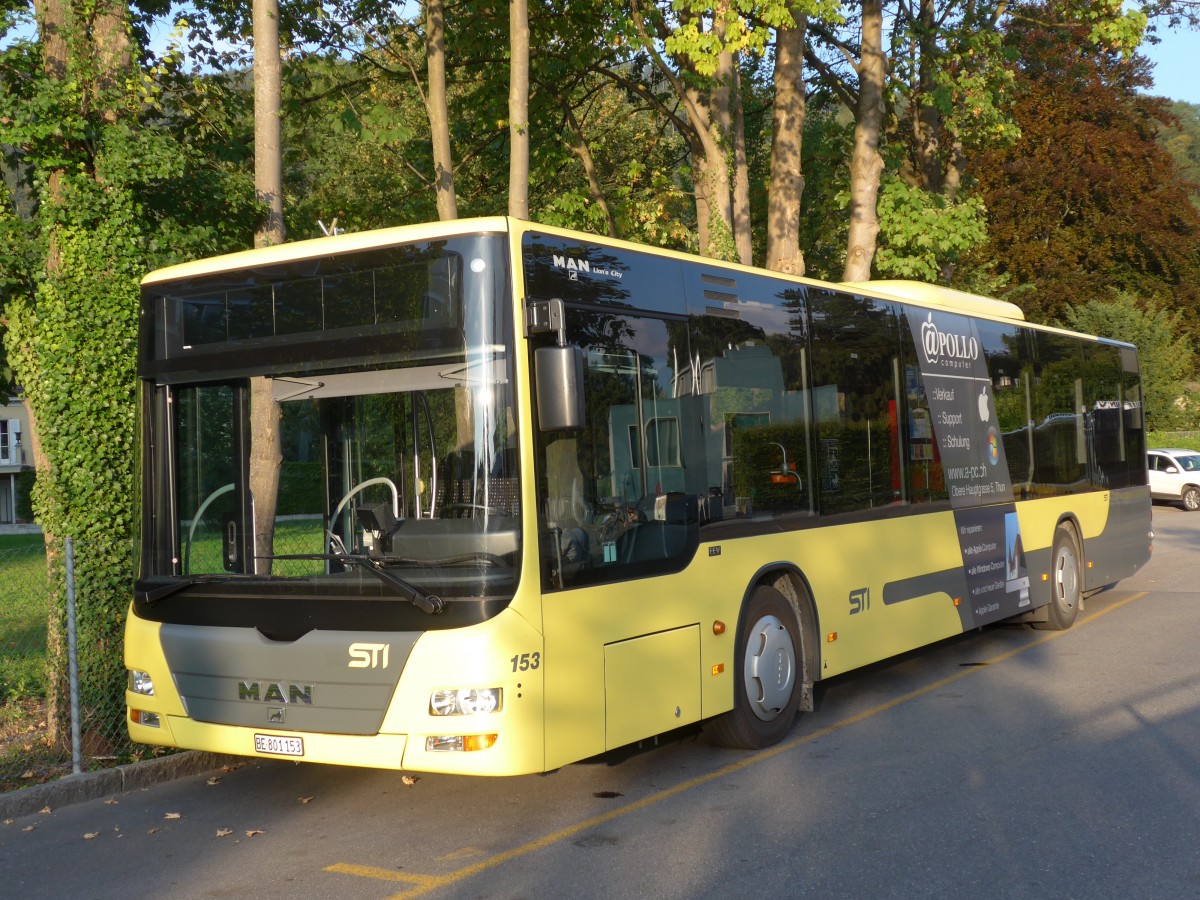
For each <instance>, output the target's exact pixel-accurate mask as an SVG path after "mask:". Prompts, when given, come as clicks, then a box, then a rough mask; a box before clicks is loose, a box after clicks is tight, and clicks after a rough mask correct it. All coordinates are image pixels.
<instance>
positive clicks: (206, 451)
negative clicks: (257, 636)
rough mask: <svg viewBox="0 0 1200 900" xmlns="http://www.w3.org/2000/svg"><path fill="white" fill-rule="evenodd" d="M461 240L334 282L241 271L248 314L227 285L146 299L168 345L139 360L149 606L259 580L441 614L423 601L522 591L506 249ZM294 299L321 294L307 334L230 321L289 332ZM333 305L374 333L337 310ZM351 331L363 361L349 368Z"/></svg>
mask: <svg viewBox="0 0 1200 900" xmlns="http://www.w3.org/2000/svg"><path fill="white" fill-rule="evenodd" d="M451 243H453V242H451ZM463 243H464V244H468V243H474V244H475V246H466V247H463V248H461V249H462V250H464V251H467V252H466V253H463V252H457V248H454V247H449V248H447V247H438V248H436V251H431V250H429V249H428V248H426V249H425V250H420V248H418V250H414V248H411V247H409V248H393V249H392V254H391V257H386V256H385V257H384V258H382V259H381V257H380V252H379V251H375V252H374V253H373V254H371V255H370V256H369V257H364V258H362V259H359V260H357V265H356V266H354V267H353V268H351V267H349V266H348V265H347V262H346V259H345V258H342V259H341V260H340V261H339V262H338V265H337V269H336V271H320V270H319V267H314V264H313V263H312V261H308V262H307V263H305V266H306V268H307V271H306V273H305V274H304V275H303V276H297V273H296V272H295V271H294V270H295V269H296V268H297V265H296V264H291V265H290V268H287V269H286V270H285V269H284V267H275V268H270V269H268V268H264V269H260V270H256V271H254V272H253V273H251V274H252V279H253V281H252V284H251V287H252V288H253V289H252V290H251V289H247V282H248V281H249V280H250V279H247V277H246V273H245V272H242V273H238V277H239V280H238V294H237V300H238V301H240V308H237V309H231V307H232V305H233V301H231V300H230V299H229V295H230V294H232V293H233V292H232V291H230V290H228V289H227V287H226V285H227V283H228V282H229V281H230V280H231V278H230V277H229V273H224V274H223V276H222V278H223V279H224V281H223V282H222V283H215V282H214V279H212V278H209V279H193V281H192V282H191V283H188V284H182V283H175V284H172V283H167V284H160V285H154V286H153V287H151V288H147V294H148V300H147V302H145V303H144V308H149V309H150V310H151V311H152V313H153V314H154V315H155V316H156V317H157V320H158V323H159V327H160V331H161V335H160V338H161V339H160V340H157V341H156V342H155V346H156V347H157V348H159V351H160V352H158V353H157V358H156V359H150V360H147V359H145V358H144V359H143V371H144V373H145V372H146V370H150V371H151V372H153V371H154V370H155V369H157V370H158V378H157V379H155V380H154V381H151V380H150V379H146V378H144V379H143V385H144V391H145V395H144V405H143V410H144V415H146V416H148V418H149V429H148V433H149V434H150V435H152V437H151V439H150V440H149V441H148V443H147V445H146V450H145V452H146V454H148V456H147V457H145V459H146V466H145V468H146V470H147V474H146V477H147V479H148V480H150V481H152V482H155V483H156V489H153V490H147V491H146V492H145V496H146V497H147V498H150V499H149V501H148V502H149V503H151V504H153V505H154V506H155V507H156V509H155V510H154V515H153V516H152V517H151V518H149V519H148V520H147V522H148V524H149V526H150V528H151V529H152V530H153V533H152V534H147V535H145V536H144V537H145V538H147V540H146V541H145V542H144V544H145V546H144V552H143V560H142V572H141V580H140V582H139V585H138V593H139V597H140V598H141V599H142V601H143V602H146V601H147V600H153V599H154V598H156V597H165V596H168V595H171V594H176V593H180V594H185V593H195V592H194V591H191V592H189V590H188V589H189V588H195V587H196V586H197V585H204V586H205V587H204V588H203V591H202V592H207V593H213V592H214V591H215V592H216V593H217V594H220V593H221V589H220V588H217V587H214V586H216V585H232V586H233V587H232V588H226V590H227V591H228V590H241V591H243V592H244V591H245V590H246V589H247V582H248V581H255V582H267V583H269V584H270V585H271V586H272V587H271V590H273V591H276V592H281V593H282V594H286V595H298V596H308V597H330V598H338V597H344V598H363V597H376V598H392V597H395V598H398V599H403V600H406V601H412V602H413V603H414V604H416V605H418V606H421V607H422V608H424V609H425V611H426V612H438V611H441V608H440V603H441V600H440V599H439V600H437V601H436V602H435V603H424V604H423V603H422V602H421V598H427V597H430V596H433V597H435V598H445V599H446V600H453V599H454V598H466V597H483V596H487V597H498V596H508V597H510V596H511V594H512V592H513V589H514V587H515V579H516V572H517V570H518V565H517V557H518V549H519V529H518V524H519V514H520V509H519V496H520V493H519V487H520V481H519V477H518V447H517V431H516V421H515V413H514V407H513V403H514V399H513V376H512V369H511V364H512V354H511V352H510V351H509V350H508V349H507V348H508V347H509V346H510V342H511V312H510V310H509V306H508V304H507V303H505V302H502V298H503V293H502V292H503V289H504V285H505V284H506V279H505V276H504V274H503V272H502V271H501V272H497V271H495V270H496V269H503V256H502V254H501V253H500V252H499V249H500V248H501V247H502V245H499V244H497V243H496V241H495V239H493V240H492V241H490V242H489V241H487V240H484V239H477V240H476V241H474V242H466V241H464V242H463ZM400 257H402V258H400ZM398 258H400V259H398ZM381 273H383V274H381ZM385 275H386V276H387V277H386V279H385V277H384V276H385ZM385 283H386V297H384V296H383V295H384V293H385V292H384V285H385ZM347 285H352V286H354V291H350V290H348V289H347V287H346V286H347ZM335 287H336V288H337V290H334V288H335ZM268 288H269V289H268ZM434 293H436V295H437V299H436V301H434V300H431V299H430V297H431V294H434ZM298 296H302V297H305V301H306V302H309V298H312V297H316V298H318V302H317V303H315V304H310V307H309V308H310V312H309V315H308V319H307V321H308V323H309V324H308V327H307V329H305V330H299V329H292V330H289V331H287V332H284V333H280V331H279V329H278V326H276V327H275V330H274V333H272V331H271V328H270V327H269V326H268V327H266V328H265V329H263V328H260V329H259V331H258V332H257V333H253V332H251V333H250V336H247V332H245V331H243V332H241V333H240V334H238V333H234V331H233V328H234V325H235V324H236V321H235V316H234V315H233V313H234V312H236V313H238V314H239V315H240V316H241V319H242V320H243V321H246V320H250V321H257V322H261V323H270V322H272V321H274V322H278V321H279V320H280V319H281V315H280V313H281V310H285V309H286V310H290V311H294V310H295V309H296V308H297V306H298V303H297V302H296V300H295V298H296V297H298ZM246 298H251V300H247V299H246ZM255 299H257V300H258V301H259V302H260V303H261V304H262V305H264V306H265V307H266V308H265V310H263V309H258V308H256V307H255V305H254V303H253V302H251V301H252V300H255ZM334 300H336V303H337V304H338V310H339V311H341V312H344V311H346V310H353V311H354V315H355V316H357V317H358V318H360V319H363V320H364V321H361V322H355V321H350V322H347V321H346V320H345V318H341V319H338V318H336V317H334V316H332V315H331V313H332V312H333V309H332V306H333V301H334ZM384 300H386V301H387V302H386V303H385V302H383V301H384ZM326 323H328V324H329V325H331V326H332V327H324V326H325V324H326ZM394 325H401V326H402V327H400V328H394V327H391V326H394ZM368 326H369V327H368ZM356 331H357V333H358V335H359V336H360V338H361V351H362V352H361V353H360V354H359V356H358V357H357V358H355V357H348V356H347V355H346V351H345V347H344V343H345V341H346V340H347V339H351V338H352V337H353V335H354V333H355V332H356ZM189 332H190V334H189ZM197 336H200V337H202V338H203V342H201V340H199V339H198V337H197ZM197 349H198V350H199V351H200V352H201V353H202V354H204V355H205V356H206V357H207V358H206V359H205V361H204V362H205V368H204V372H203V375H204V376H205V377H204V378H203V379H202V380H201V379H200V378H197V377H196V375H195V367H196V362H195V360H194V358H192V357H189V354H188V352H187V351H193V350H197ZM176 373H178V374H176ZM262 590H263V588H257V589H256V592H257V595H259V596H261V595H262Z"/></svg>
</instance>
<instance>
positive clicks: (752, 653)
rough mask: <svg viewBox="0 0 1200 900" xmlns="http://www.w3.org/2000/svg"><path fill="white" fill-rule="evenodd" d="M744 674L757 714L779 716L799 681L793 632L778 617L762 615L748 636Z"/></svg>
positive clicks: (768, 719)
mask: <svg viewBox="0 0 1200 900" xmlns="http://www.w3.org/2000/svg"><path fill="white" fill-rule="evenodd" d="M742 675H743V680H744V681H745V688H746V699H748V700H749V701H750V708H751V709H752V710H753V711H754V715H756V716H757V717H758V718H760V719H762V720H763V721H764V722H769V721H770V720H771V719H774V718H775V717H776V716H778V715H779V713H780V712H781V711H782V710H783V708H784V707H785V706H786V705H787V703H788V700H789V699H791V696H792V686H793V685H794V684H795V682H796V651H795V648H794V647H793V646H792V638H791V635H789V634H788V632H787V629H786V628H784V627H783V623H782V622H780V621H779V619H777V618H776V617H775V616H763V617H762V618H761V619H759V620H758V621H757V622H755V623H754V627H753V628H751V629H750V633H749V634H748V635H747V636H746V659H745V665H744V666H743V667H742Z"/></svg>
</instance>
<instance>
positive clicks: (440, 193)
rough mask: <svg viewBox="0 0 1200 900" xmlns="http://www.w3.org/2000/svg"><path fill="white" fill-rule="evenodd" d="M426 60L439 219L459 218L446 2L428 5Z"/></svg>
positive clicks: (436, 0)
mask: <svg viewBox="0 0 1200 900" xmlns="http://www.w3.org/2000/svg"><path fill="white" fill-rule="evenodd" d="M425 59H426V64H427V67H428V69H429V96H428V97H427V98H426V105H427V108H428V112H429V132H430V135H431V137H432V140H433V172H434V190H435V192H436V194H437V211H438V218H439V219H441V220H442V221H447V220H449V219H457V218H458V199H457V197H456V196H455V193H454V157H453V154H452V153H451V150H450V110H449V105H448V103H447V100H446V10H445V6H444V0H427V2H426V4H425Z"/></svg>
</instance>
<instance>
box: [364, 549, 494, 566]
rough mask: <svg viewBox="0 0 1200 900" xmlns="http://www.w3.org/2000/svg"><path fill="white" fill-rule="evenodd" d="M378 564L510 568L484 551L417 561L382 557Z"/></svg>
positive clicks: (409, 558) (400, 557)
mask: <svg viewBox="0 0 1200 900" xmlns="http://www.w3.org/2000/svg"><path fill="white" fill-rule="evenodd" d="M379 562H381V563H384V564H386V565H390V566H457V565H461V564H463V563H479V564H480V565H484V566H488V567H491V566H503V567H504V568H506V569H511V568H512V563H509V562H505V560H504V558H503V557H502V556H499V555H498V554H496V553H488V552H486V551H484V550H476V551H473V552H471V553H460V554H459V555H458V556H443V557H440V558H438V557H435V558H433V559H417V558H415V557H409V556H384V557H381V558H380V559H379Z"/></svg>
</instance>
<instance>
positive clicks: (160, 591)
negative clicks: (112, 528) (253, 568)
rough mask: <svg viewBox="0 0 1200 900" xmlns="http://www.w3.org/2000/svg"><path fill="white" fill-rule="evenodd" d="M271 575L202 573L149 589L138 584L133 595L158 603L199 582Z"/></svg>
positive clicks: (213, 582) (148, 601)
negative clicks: (139, 586)
mask: <svg viewBox="0 0 1200 900" xmlns="http://www.w3.org/2000/svg"><path fill="white" fill-rule="evenodd" d="M269 578H270V576H269V575H249V574H234V573H228V574H220V575H218V574H213V573H210V574H202V575H187V576H185V577H183V578H181V579H179V580H177V581H171V582H168V583H167V584H160V585H159V586H158V587H153V588H149V589H147V590H138V588H137V585H134V590H133V596H134V599H135V600H136V601H137V602H138V603H157V602H158V601H159V600H164V599H166V598H167V597H170V596H171V595H172V594H177V593H179V592H180V591H182V590H183V589H185V588H190V587H193V586H194V585H197V584H222V583H223V582H226V581H247V580H260V581H262V580H267V579H269Z"/></svg>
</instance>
